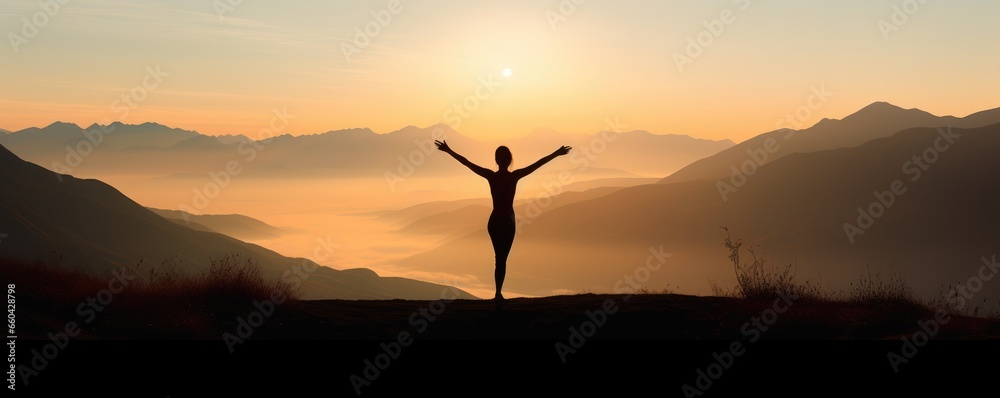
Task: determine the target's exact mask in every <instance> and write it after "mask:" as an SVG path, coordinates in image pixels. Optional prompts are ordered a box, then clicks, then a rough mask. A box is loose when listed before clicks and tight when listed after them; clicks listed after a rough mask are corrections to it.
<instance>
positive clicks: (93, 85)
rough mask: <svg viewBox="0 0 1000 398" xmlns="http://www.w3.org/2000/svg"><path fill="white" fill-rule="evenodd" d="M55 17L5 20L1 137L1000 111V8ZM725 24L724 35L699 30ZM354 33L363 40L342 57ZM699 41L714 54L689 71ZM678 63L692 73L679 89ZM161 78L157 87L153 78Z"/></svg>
mask: <svg viewBox="0 0 1000 398" xmlns="http://www.w3.org/2000/svg"><path fill="white" fill-rule="evenodd" d="M59 1H66V0H59ZM59 1H57V0H43V2H42V3H41V4H59V9H58V10H57V11H56V10H55V7H54V6H51V5H50V6H49V12H48V14H46V11H45V9H44V8H43V6H41V5H40V3H39V2H38V1H37V0H4V2H3V4H4V5H3V7H2V9H0V33H3V34H4V36H5V41H4V44H3V45H2V46H0V47H3V48H2V49H0V59H2V62H0V76H2V77H0V128H5V129H8V130H17V129H21V128H25V127H29V126H43V125H47V124H49V123H51V122H53V121H56V120H61V121H69V122H75V123H78V124H82V125H87V124H90V123H94V122H102V121H109V120H122V121H124V122H126V123H141V122H146V121H155V122H159V123H162V124H166V125H170V126H173V127H180V128H186V129H194V130H198V131H200V132H202V133H207V134H225V133H245V134H248V135H250V136H254V135H256V134H258V132H259V130H261V129H263V128H266V127H267V126H268V123H269V121H270V120H271V118H272V117H273V110H274V109H286V110H287V112H288V113H290V114H292V115H295V118H294V119H293V120H292V121H291V124H290V125H289V128H288V129H287V130H285V131H282V132H283V133H292V134H314V133H320V132H325V131H328V130H334V129H341V128H352V127H370V128H372V129H373V130H375V131H376V132H388V131H393V130H396V129H399V128H401V127H403V126H406V125H411V124H412V125H417V126H421V127H423V126H428V125H432V124H435V123H441V122H446V123H451V124H453V126H455V127H457V130H459V131H460V132H462V133H465V134H467V135H472V136H476V137H480V138H502V137H508V136H521V135H524V134H527V133H528V132H530V131H531V130H532V129H534V128H536V127H543V126H544V127H551V128H554V129H556V130H559V131H563V132H595V131H599V130H601V129H604V128H606V124H605V120H606V119H608V118H617V119H618V120H619V121H620V122H621V123H623V124H624V125H627V127H628V128H629V129H644V130H649V131H652V132H654V133H663V134H665V133H677V134H690V135H693V136H696V137H702V138H711V139H722V138H731V139H734V140H737V141H739V140H743V139H746V138H748V137H750V136H752V135H755V134H758V133H761V132H765V131H769V130H772V129H773V128H774V127H775V125H776V123H777V120H778V119H779V118H782V117H783V116H784V115H785V114H788V113H791V112H795V111H796V110H797V109H798V108H799V107H800V106H803V105H806V104H808V103H809V96H810V95H811V94H812V93H813V92H814V91H819V90H825V91H827V92H832V93H833V96H832V97H830V98H829V99H828V100H827V101H826V102H821V101H817V100H815V99H814V100H813V101H812V104H813V105H814V107H815V108H816V110H815V111H812V112H803V113H800V114H801V115H805V116H807V117H806V118H805V119H807V120H804V121H801V122H803V124H806V125H811V124H813V123H815V122H817V121H819V120H820V119H821V118H823V117H836V118H839V117H843V116H845V115H847V114H849V113H851V112H853V111H854V110H857V109H858V108H860V107H862V106H864V105H866V104H868V103H871V102H874V101H889V102H892V103H894V104H897V105H899V106H903V107H906V108H913V107H915V108H921V109H924V110H927V111H929V112H931V113H934V114H938V115H946V114H953V115H956V116H964V115H966V114H969V113H972V112H975V111H979V110H984V109H990V108H995V107H998V106H1000V101H998V100H997V98H998V97H997V95H996V93H997V92H1000V51H997V49H998V48H1000V24H998V23H996V17H997V15H1000V2H997V1H988V0H952V1H947V2H946V1H925V2H924V3H925V4H920V3H918V2H917V1H916V0H910V1H889V0H836V1H833V0H831V1H796V2H792V1H760V0H753V1H748V0H715V1H705V0H685V1H601V0H589V1H582V0H575V1H576V2H577V3H582V4H580V5H578V6H575V7H567V5H568V4H574V3H573V2H572V1H571V0H565V1H562V2H560V1H556V0H549V1H515V0H507V1H503V2H500V1H470V0H462V1H458V0H456V1H412V0H400V1H399V2H398V7H396V8H393V10H394V11H397V12H395V13H393V12H391V11H388V10H387V8H388V7H389V5H390V4H391V3H393V2H389V1H331V0H324V1H294V2H291V1H266V0H242V1H241V2H240V1H239V0H218V1H214V2H213V1H212V0H171V1H142V2H138V1H135V2H127V1H111V0H98V1H86V0H72V1H69V2H67V3H66V4H60V3H59ZM230 2H231V3H240V4H238V5H235V6H232V7H230V6H229V5H228V4H229V3H230ZM563 3H565V4H563ZM560 4H563V9H562V11H560V8H559V7H560ZM906 4H909V6H907V7H908V11H912V12H913V13H912V15H911V14H907V13H906V11H900V12H901V13H902V14H899V15H897V16H896V17H897V18H896V20H895V23H894V22H893V18H892V16H893V13H894V9H893V6H894V5H895V6H899V7H903V6H904V5H906ZM913 5H919V7H916V9H914V7H913ZM380 10H386V11H384V12H381V13H380V14H376V16H373V14H372V13H373V12H376V13H377V12H379V11H380ZM727 10H728V11H727ZM220 13H221V14H222V15H221V16H220ZM49 14H51V16H50V15H49ZM720 14H724V15H726V16H727V18H726V20H727V21H728V22H729V23H724V22H721V21H720V22H717V23H711V21H713V20H716V19H719V18H720ZM377 15H381V17H378V16H377ZM902 15H905V20H904V18H903V17H902ZM387 16H388V17H391V19H389V18H386V17H387ZM555 16H558V17H559V18H555ZM22 17H26V18H27V19H28V20H29V21H30V20H32V19H34V20H35V21H36V22H32V23H31V24H32V25H35V26H37V28H38V30H37V32H34V31H33V28H32V27H30V26H29V27H28V28H25V26H24V20H23V19H22ZM43 17H44V18H43ZM379 18H381V19H382V20H383V21H386V20H387V19H388V21H387V23H385V24H384V25H385V26H382V24H380V23H379V22H378V20H379ZM880 20H883V21H885V23H884V24H882V26H881V27H880V24H879V21H880ZM705 21H709V24H708V26H706V22H705ZM553 22H554V24H553ZM366 25H367V28H368V31H369V32H375V33H377V34H375V35H373V36H372V37H360V38H358V40H357V41H356V40H355V39H356V36H357V34H356V32H357V31H356V29H359V30H360V31H362V32H363V31H365V29H366ZM720 27H721V28H722V29H721V31H720ZM713 28H714V30H715V33H718V36H717V37H716V35H714V34H713V33H712V30H713ZM699 35H700V37H701V39H702V43H708V45H707V46H702V48H701V49H700V51H701V52H700V54H698V51H699V49H697V48H692V49H691V50H692V52H691V53H690V54H689V53H688V47H689V42H688V38H689V37H690V38H692V39H694V40H697V39H698V38H699ZM710 37H711V39H710V40H709V38H710ZM367 40H370V43H367V44H366V41H367ZM345 45H349V46H352V47H353V49H352V48H348V47H345ZM345 48H346V49H347V50H349V53H350V57H348V56H345ZM354 49H356V50H357V51H354ZM675 54H679V55H684V56H688V57H690V58H691V61H692V62H690V63H685V64H684V65H683V70H680V68H679V67H678V63H677V57H676V56H675ZM692 54H693V55H695V56H692ZM348 58H349V59H348ZM157 67H158V68H159V70H160V71H161V72H162V73H166V74H168V75H167V76H160V77H157V76H152V75H150V77H148V78H147V77H146V76H147V75H149V74H150V72H149V70H156V69H157ZM505 68H510V70H511V72H512V73H511V75H510V77H504V76H503V75H502V71H503V70H504V69H505ZM144 80H145V82H146V84H147V88H149V90H147V89H146V88H142V89H139V88H137V87H141V84H142V83H143V81H144ZM484 82H485V83H484ZM477 90H478V94H479V97H478V98H477V97H476V94H477ZM129 93H131V94H129ZM123 94H126V95H127V96H129V95H134V97H132V98H130V99H127V100H124V101H123V100H122V99H121V96H122V95H123ZM139 99H141V101H137V100H139ZM116 100H117V102H115V101H116ZM129 103H131V105H133V106H134V108H132V107H131V106H129V105H128V104H129ZM455 105H458V106H459V107H460V108H465V109H461V111H460V112H459V111H455V110H454V108H453V107H454V106H455ZM126 109H127V111H126ZM448 110H452V112H451V113H448ZM810 113H811V114H810ZM796 122H800V121H798V120H796Z"/></svg>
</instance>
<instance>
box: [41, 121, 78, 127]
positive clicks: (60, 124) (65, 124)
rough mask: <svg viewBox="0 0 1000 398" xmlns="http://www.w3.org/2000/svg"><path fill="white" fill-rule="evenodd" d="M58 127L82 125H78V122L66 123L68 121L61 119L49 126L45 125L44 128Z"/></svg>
mask: <svg viewBox="0 0 1000 398" xmlns="http://www.w3.org/2000/svg"><path fill="white" fill-rule="evenodd" d="M57 127H75V128H80V126H78V125H76V123H66V122H60V121H55V122H52V124H50V125H48V126H45V127H44V128H46V129H48V128H57Z"/></svg>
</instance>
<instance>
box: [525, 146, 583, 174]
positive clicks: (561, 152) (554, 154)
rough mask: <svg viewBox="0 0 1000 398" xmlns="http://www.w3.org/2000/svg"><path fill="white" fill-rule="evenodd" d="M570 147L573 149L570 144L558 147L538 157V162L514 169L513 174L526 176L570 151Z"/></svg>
mask: <svg viewBox="0 0 1000 398" xmlns="http://www.w3.org/2000/svg"><path fill="white" fill-rule="evenodd" d="M570 149H573V148H571V147H568V146H561V147H559V149H556V151H555V152H552V153H550V154H548V155H547V156H545V157H544V158H541V159H538V161H537V162H535V163H532V164H531V165H530V166H528V167H525V168H523V169H517V170H514V172H513V173H512V174H514V177H516V178H521V177H524V176H526V175H528V174H531V173H534V172H535V170H538V168H539V167H542V165H543V164H546V163H548V162H549V161H551V160H552V159H555V158H556V157H559V156H562V155H565V154H567V153H569V150H570Z"/></svg>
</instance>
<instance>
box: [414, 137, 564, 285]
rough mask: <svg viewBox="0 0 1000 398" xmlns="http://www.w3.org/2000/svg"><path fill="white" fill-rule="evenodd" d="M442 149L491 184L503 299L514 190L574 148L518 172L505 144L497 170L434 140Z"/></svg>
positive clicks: (492, 233) (490, 226) (558, 151)
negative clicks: (524, 179) (518, 182)
mask: <svg viewBox="0 0 1000 398" xmlns="http://www.w3.org/2000/svg"><path fill="white" fill-rule="evenodd" d="M434 143H435V144H436V145H437V147H438V149H440V150H442V151H444V152H446V153H448V154H449V155H451V157H453V158H455V160H458V162H459V163H461V164H463V165H465V167H468V168H469V169H470V170H472V172H473V173H476V174H479V175H480V176H481V177H483V178H485V179H486V181H489V183H490V194H491V195H492V196H493V213H491V214H490V221H489V223H487V224H486V230H487V231H488V232H489V233H490V240H491V241H493V252H494V254H495V255H496V262H497V263H496V271H495V272H494V277H495V278H496V283H497V294H496V296H494V297H493V298H494V299H495V300H503V295H502V294H500V290H501V288H502V287H503V279H504V276H505V275H506V273H507V255H508V254H510V247H511V245H512V244H513V243H514V229H515V225H516V224H515V222H514V191H515V190H517V181H518V180H520V179H521V178H522V177H524V176H526V175H528V174H531V173H532V172H534V171H535V170H538V168H539V167H542V165H543V164H545V163H548V162H549V161H550V160H552V159H555V158H556V157H557V156H561V155H565V154H567V153H569V150H570V149H572V148H570V147H568V146H563V147H560V148H559V149H556V151H555V152H552V153H551V154H550V155H548V156H546V157H544V158H541V159H539V160H538V161H537V162H535V163H533V164H532V165H531V166H528V167H525V168H523V169H518V170H514V171H509V170H507V169H508V168H509V167H510V162H511V161H512V160H513V156H512V155H511V153H510V149H507V147H505V146H500V147H497V152H496V160H497V166H499V168H498V170H497V171H493V170H490V169H487V168H485V167H480V166H477V165H476V164H475V163H472V162H470V161H469V160H468V159H466V158H465V157H463V156H462V155H459V154H457V153H455V151H453V150H451V148H449V147H448V143H447V142H446V141H434Z"/></svg>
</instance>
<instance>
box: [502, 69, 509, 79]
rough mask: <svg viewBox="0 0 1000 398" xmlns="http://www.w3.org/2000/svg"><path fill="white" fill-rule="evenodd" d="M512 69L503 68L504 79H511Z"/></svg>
mask: <svg viewBox="0 0 1000 398" xmlns="http://www.w3.org/2000/svg"><path fill="white" fill-rule="evenodd" d="M510 74H511V71H510V68H503V77H510Z"/></svg>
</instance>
